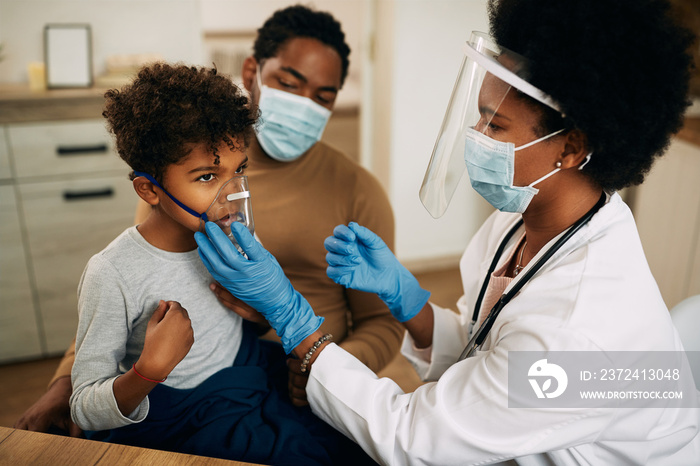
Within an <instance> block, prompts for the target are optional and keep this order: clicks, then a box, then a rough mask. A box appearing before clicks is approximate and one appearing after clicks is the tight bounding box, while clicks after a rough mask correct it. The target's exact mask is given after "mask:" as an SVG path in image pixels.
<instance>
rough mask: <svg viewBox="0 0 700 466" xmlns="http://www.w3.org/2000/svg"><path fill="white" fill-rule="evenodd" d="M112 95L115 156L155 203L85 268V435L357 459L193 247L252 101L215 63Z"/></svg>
mask: <svg viewBox="0 0 700 466" xmlns="http://www.w3.org/2000/svg"><path fill="white" fill-rule="evenodd" d="M105 97H106V99H107V102H106V107H105V111H104V112H103V115H104V116H105V117H106V118H107V121H108V126H109V129H110V130H111V131H112V132H113V133H114V135H115V136H116V145H117V150H118V152H119V155H120V156H121V157H122V158H123V159H124V160H125V161H126V162H127V163H128V164H129V166H130V167H131V168H132V169H133V170H134V171H133V172H132V174H131V179H132V180H133V184H134V189H135V191H136V193H137V194H138V195H139V197H141V198H142V199H143V200H144V201H146V202H147V203H148V204H150V205H151V206H152V207H153V208H152V212H151V213H150V215H149V216H148V218H147V219H146V220H145V221H144V222H143V223H141V224H140V225H138V226H134V227H131V228H128V229H127V230H126V231H124V232H123V233H122V234H121V235H120V236H119V237H117V238H116V239H115V240H114V241H113V242H112V243H111V244H110V245H109V246H107V247H106V248H105V249H104V250H103V251H102V252H100V253H99V254H96V255H95V256H93V257H92V258H91V259H90V261H89V263H88V265H87V267H86V268H85V271H84V273H83V277H82V279H81V282H80V285H79V289H78V294H79V305H78V307H79V313H80V316H79V325H78V332H77V338H76V360H75V364H74V365H73V370H72V383H73V395H72V396H71V399H70V405H71V414H72V417H73V420H74V421H75V422H76V424H78V425H79V426H80V427H81V428H82V429H84V430H86V431H87V432H86V434H87V436H88V438H92V439H99V440H105V441H110V442H116V443H124V444H130V445H138V446H144V447H150V448H158V449H166V450H173V451H180V452H187V453H194V454H200V455H206V456H217V457H224V458H231V459H238V460H245V461H253V462H265V463H273V464H329V463H331V462H332V461H333V462H335V461H336V460H337V458H333V457H332V455H333V454H341V455H343V456H344V457H351V456H352V455H348V454H347V451H348V450H347V449H348V448H353V447H354V448H355V451H357V447H355V446H354V444H352V443H351V442H349V441H347V439H345V438H344V437H338V436H337V434H336V433H335V431H334V430H333V429H332V428H330V427H329V426H327V425H325V424H323V423H322V422H321V421H320V420H318V419H317V418H316V417H314V416H313V415H312V414H311V412H310V410H308V408H307V409H299V408H296V407H294V406H292V405H291V403H290V401H289V399H288V397H287V395H286V382H287V376H286V367H285V365H284V358H283V352H282V350H281V348H280V347H279V345H277V344H276V343H270V342H259V341H258V339H257V337H256V336H255V333H254V332H253V331H252V329H249V327H248V325H249V324H244V323H243V321H242V319H241V318H240V317H239V316H238V315H237V314H236V313H234V312H231V311H230V310H228V309H226V308H225V307H224V306H222V305H221V304H220V303H219V302H218V300H217V299H216V296H215V295H214V294H213V293H211V291H210V289H209V285H210V284H211V283H212V281H213V279H212V277H211V275H210V274H209V272H208V271H207V270H206V268H205V267H204V265H203V264H202V262H201V260H200V258H199V256H198V254H197V249H196V248H197V245H196V243H195V240H194V232H195V231H197V230H198V229H200V227H201V218H200V217H198V216H197V214H202V213H204V212H205V211H206V210H207V208H208V207H209V205H210V204H211V203H212V201H213V200H214V198H215V197H216V195H217V192H218V191H219V189H220V188H221V186H222V185H223V184H225V183H226V182H227V181H228V180H230V179H231V178H233V177H236V176H239V175H242V174H243V173H244V170H245V168H246V163H247V157H246V153H245V149H246V147H247V145H248V142H249V140H250V139H251V137H252V134H253V133H252V126H253V124H254V122H255V119H254V111H253V110H252V109H251V105H250V104H249V101H248V99H247V98H246V97H245V96H244V95H243V94H242V93H241V91H240V90H239V89H238V88H237V87H236V86H235V85H234V84H232V83H231V81H230V80H229V79H228V78H226V77H222V76H219V75H217V73H216V70H210V69H203V68H195V67H187V66H170V65H167V64H155V65H152V66H149V67H146V68H144V69H142V70H141V71H140V73H139V74H138V77H137V78H136V80H135V81H134V82H133V83H132V84H131V85H128V86H126V87H124V88H123V89H122V90H120V91H118V90H112V91H109V92H107V93H106V94H105ZM183 206H184V207H183ZM336 452H337V453H336Z"/></svg>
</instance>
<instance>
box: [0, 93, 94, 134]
mask: <svg viewBox="0 0 700 466" xmlns="http://www.w3.org/2000/svg"><path fill="white" fill-rule="evenodd" d="M105 91H107V89H105V88H96V87H92V88H89V89H51V90H46V91H34V92H33V91H30V90H29V88H28V87H27V85H26V84H0V124H6V123H28V122H33V121H51V120H73V119H86V118H100V117H101V116H102V106H103V105H104V93H105Z"/></svg>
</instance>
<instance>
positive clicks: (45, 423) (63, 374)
mask: <svg viewBox="0 0 700 466" xmlns="http://www.w3.org/2000/svg"><path fill="white" fill-rule="evenodd" d="M73 361H75V340H73V342H72V343H71V345H70V346H69V347H68V349H67V350H66V352H65V354H64V355H63V359H61V362H60V363H59V364H58V368H56V372H55V373H54V376H53V378H52V379H51V382H49V386H48V389H47V390H46V393H44V394H43V395H42V396H41V398H39V399H38V400H37V401H36V402H35V403H34V404H33V405H32V406H30V407H29V409H27V410H26V411H25V412H24V413H23V414H22V416H21V417H20V418H19V419H18V420H17V422H15V425H14V428H15V429H23V430H31V431H34V432H46V431H48V430H49V429H50V428H51V427H52V426H55V427H58V428H59V429H62V430H64V431H66V432H68V434H69V435H70V436H71V437H82V434H83V431H82V430H81V429H80V427H78V426H77V425H76V424H75V423H74V422H73V420H72V419H71V416H70V404H69V400H70V395H71V393H72V392H73V388H72V386H71V380H70V372H71V368H72V367H73Z"/></svg>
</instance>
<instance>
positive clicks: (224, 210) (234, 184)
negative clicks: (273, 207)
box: [134, 171, 255, 243]
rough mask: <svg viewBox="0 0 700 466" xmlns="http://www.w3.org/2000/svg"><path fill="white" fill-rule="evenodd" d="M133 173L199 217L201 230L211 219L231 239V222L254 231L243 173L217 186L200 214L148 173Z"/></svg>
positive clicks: (245, 178)
mask: <svg viewBox="0 0 700 466" xmlns="http://www.w3.org/2000/svg"><path fill="white" fill-rule="evenodd" d="M134 175H136V176H143V177H144V178H146V179H147V180H148V181H150V182H151V183H153V184H154V185H156V186H158V188H160V189H161V190H162V191H163V192H164V193H165V194H167V195H168V197H169V198H170V199H172V201H173V202H174V203H175V204H177V205H178V206H179V207H180V208H181V209H182V210H184V211H185V212H187V213H188V214H190V215H192V216H194V217H197V218H198V219H200V221H201V222H200V229H201V230H202V231H204V223H205V222H209V221H211V222H214V223H216V224H217V225H219V227H220V228H221V229H222V230H223V232H224V233H226V234H227V235H228V236H229V238H231V239H232V241H233V234H232V233H231V224H232V223H233V222H239V223H242V224H243V225H245V226H246V228H248V230H249V231H250V233H251V234H254V232H255V223H254V221H253V208H252V205H251V202H250V190H249V189H248V177H247V176H245V175H240V176H235V177H233V178H231V179H230V180H228V181H227V182H226V183H224V184H223V186H221V188H219V191H218V192H217V193H216V197H215V198H214V200H213V201H212V203H211V204H210V205H209V207H208V208H207V210H206V212H204V213H201V214H200V213H199V212H197V211H196V210H194V209H191V208H190V207H188V206H186V205H185V204H184V203H182V202H181V201H180V200H179V199H177V198H176V197H175V196H173V195H172V194H170V193H169V192H168V190H167V189H165V188H164V187H163V186H161V184H160V183H158V181H156V179H155V178H153V176H151V175H149V174H148V173H145V172H139V171H135V172H134ZM234 243H235V241H234Z"/></svg>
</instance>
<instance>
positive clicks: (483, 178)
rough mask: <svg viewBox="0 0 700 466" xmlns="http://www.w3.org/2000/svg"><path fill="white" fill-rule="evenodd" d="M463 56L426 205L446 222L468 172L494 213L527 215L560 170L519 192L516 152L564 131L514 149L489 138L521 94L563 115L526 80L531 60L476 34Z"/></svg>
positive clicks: (424, 194) (428, 178) (423, 191)
mask: <svg viewBox="0 0 700 466" xmlns="http://www.w3.org/2000/svg"><path fill="white" fill-rule="evenodd" d="M464 53H465V57H464V61H463V62H462V66H461V67H460V70H459V74H458V76H457V82H456V83H455V86H454V89H453V91H452V97H451V99H450V104H449V106H448V108H447V112H446V113H445V117H444V120H443V122H442V127H441V128H440V132H439V134H438V138H437V141H436V142H435V147H434V149H433V154H432V157H431V159H430V163H429V165H428V169H427V170H426V173H425V177H424V179H423V184H422V185H421V188H420V199H421V202H422V203H423V205H424V206H425V208H426V209H427V210H428V212H429V213H430V214H431V215H432V216H433V217H435V218H439V217H440V216H442V215H443V214H444V212H445V210H446V209H447V206H448V205H449V203H450V200H451V199H452V196H453V194H454V192H455V189H456V188H457V185H458V183H459V181H460V179H461V177H462V174H463V173H464V169H465V168H466V169H467V171H468V174H469V178H470V182H471V184H472V187H473V188H474V189H475V190H476V191H477V192H478V193H479V194H480V195H481V196H482V197H484V198H485V199H486V200H487V201H488V202H489V203H491V204H492V205H493V206H494V207H495V208H497V209H499V210H502V211H506V212H520V213H522V212H524V211H525V209H526V208H527V206H528V204H529V203H530V201H531V200H532V198H533V196H534V195H535V194H537V192H538V190H537V188H535V187H534V186H535V184H537V183H539V182H541V181H543V180H544V179H546V178H548V177H549V176H552V175H554V174H555V173H557V172H558V171H559V169H558V168H557V169H555V170H552V171H551V172H550V173H548V174H546V175H545V176H543V177H541V178H540V179H538V180H536V181H534V182H533V183H531V184H530V185H528V186H514V185H513V177H514V171H515V170H514V161H515V152H516V151H518V150H521V149H525V148H526V147H530V146H532V145H534V144H538V143H541V142H543V141H545V140H546V139H549V138H551V137H553V136H555V135H556V134H559V133H560V132H561V131H563V129H562V130H559V131H555V132H553V133H550V134H548V135H545V136H544V137H541V138H539V139H536V140H534V141H530V142H528V143H527V144H523V145H522V146H520V147H515V145H514V144H513V143H511V142H503V141H498V140H496V139H494V138H493V137H490V135H489V134H487V133H488V128H489V126H490V125H491V120H492V119H493V118H494V116H495V115H498V110H499V107H500V105H501V104H502V103H503V101H504V100H505V99H506V97H508V96H509V94H510V95H513V94H515V93H517V92H520V93H522V94H525V95H527V96H529V97H531V98H532V99H534V100H536V101H538V102H539V103H541V104H544V105H546V106H547V107H550V108H552V109H554V110H556V111H557V112H559V113H561V111H560V109H559V107H558V105H557V103H556V102H554V101H553V100H552V99H551V98H550V97H549V96H548V95H546V94H545V93H544V92H542V91H541V90H539V89H538V88H536V87H535V86H533V85H532V84H530V83H529V82H527V81H526V80H525V78H526V77H527V60H526V59H525V58H524V57H521V56H520V55H518V54H516V53H514V52H512V51H509V50H507V49H504V48H502V47H499V46H498V45H497V44H496V43H495V42H494V41H493V40H492V39H491V38H490V37H489V36H488V35H487V34H484V33H480V32H474V33H472V37H471V39H470V41H469V42H467V43H466V44H465V48H464ZM589 158H590V154H589Z"/></svg>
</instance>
